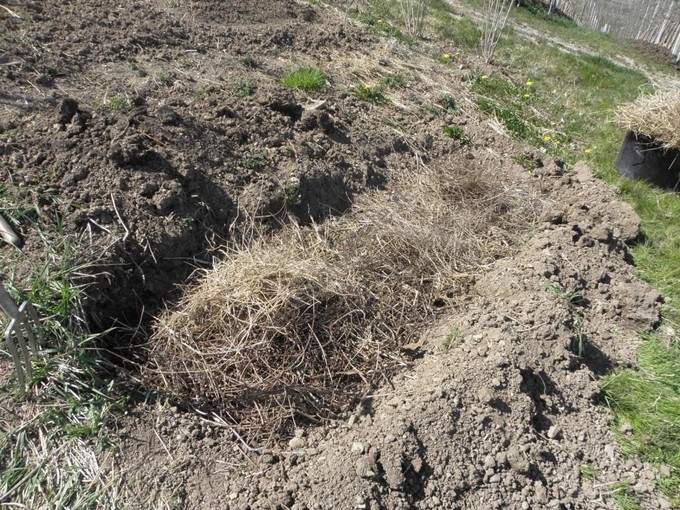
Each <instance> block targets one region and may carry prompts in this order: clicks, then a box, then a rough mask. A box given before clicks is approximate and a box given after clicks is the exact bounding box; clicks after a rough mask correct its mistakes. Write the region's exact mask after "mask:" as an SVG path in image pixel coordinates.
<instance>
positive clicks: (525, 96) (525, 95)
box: [522, 94, 531, 99]
mask: <svg viewBox="0 0 680 510" xmlns="http://www.w3.org/2000/svg"><path fill="white" fill-rule="evenodd" d="M522 97H523V98H524V99H528V98H530V97H531V94H524V95H523V96H522Z"/></svg>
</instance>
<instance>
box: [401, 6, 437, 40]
mask: <svg viewBox="0 0 680 510" xmlns="http://www.w3.org/2000/svg"><path fill="white" fill-rule="evenodd" d="M430 3H432V0H399V6H400V8H401V16H402V19H403V20H404V25H405V27H406V33H407V34H408V35H410V36H413V37H420V36H421V35H422V34H423V28H424V26H425V16H427V11H428V10H429V8H430Z"/></svg>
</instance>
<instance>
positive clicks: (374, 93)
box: [351, 85, 387, 104]
mask: <svg viewBox="0 0 680 510" xmlns="http://www.w3.org/2000/svg"><path fill="white" fill-rule="evenodd" d="M351 91H352V93H353V94H354V95H355V96H356V97H358V98H359V99H361V100H362V101H368V102H369V103H373V104H383V103H386V102H387V96H386V95H385V91H384V90H383V88H382V87H377V86H375V85H359V86H357V87H354V88H352V89H351Z"/></svg>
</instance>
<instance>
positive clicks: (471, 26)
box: [433, 16, 482, 50]
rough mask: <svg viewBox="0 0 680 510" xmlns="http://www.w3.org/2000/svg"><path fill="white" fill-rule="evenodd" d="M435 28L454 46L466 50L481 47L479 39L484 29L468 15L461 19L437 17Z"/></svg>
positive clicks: (440, 35)
mask: <svg viewBox="0 0 680 510" xmlns="http://www.w3.org/2000/svg"><path fill="white" fill-rule="evenodd" d="M433 28H434V31H435V33H436V34H437V35H438V36H439V37H441V38H442V39H445V40H447V41H449V42H451V43H452V44H453V45H454V46H456V47H458V48H461V49H464V50H475V49H477V48H479V40H480V38H481V36H482V31H481V30H480V29H479V27H478V26H477V24H476V23H475V22H474V21H472V20H471V19H470V18H468V17H463V18H460V19H457V18H452V17H450V16H447V17H441V18H440V17H438V18H436V19H435V21H434V24H433Z"/></svg>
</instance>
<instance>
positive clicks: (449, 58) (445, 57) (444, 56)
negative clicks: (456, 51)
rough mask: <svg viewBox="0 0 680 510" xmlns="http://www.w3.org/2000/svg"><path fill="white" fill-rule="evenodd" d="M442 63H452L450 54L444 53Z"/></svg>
mask: <svg viewBox="0 0 680 510" xmlns="http://www.w3.org/2000/svg"><path fill="white" fill-rule="evenodd" d="M442 62H444V63H445V64H448V63H449V62H451V55H449V54H448V53H444V54H443V55H442Z"/></svg>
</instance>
